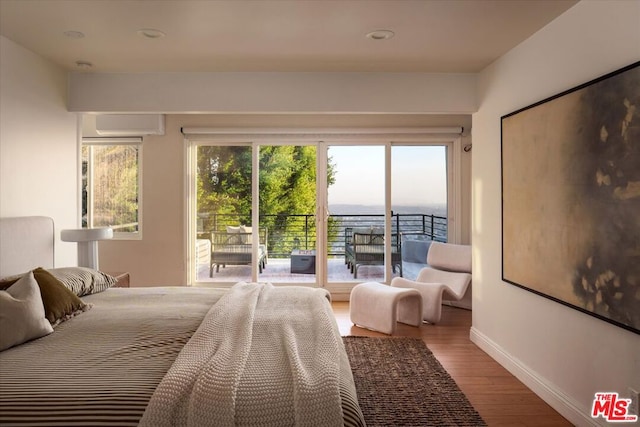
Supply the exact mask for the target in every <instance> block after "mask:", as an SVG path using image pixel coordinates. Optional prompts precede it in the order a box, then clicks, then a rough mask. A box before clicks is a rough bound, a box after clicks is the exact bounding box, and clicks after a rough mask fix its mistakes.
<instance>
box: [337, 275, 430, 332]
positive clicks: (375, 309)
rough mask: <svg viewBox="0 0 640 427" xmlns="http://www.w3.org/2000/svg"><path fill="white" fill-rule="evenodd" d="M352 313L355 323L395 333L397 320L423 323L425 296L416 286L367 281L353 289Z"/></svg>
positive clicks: (350, 313)
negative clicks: (394, 286)
mask: <svg viewBox="0 0 640 427" xmlns="http://www.w3.org/2000/svg"><path fill="white" fill-rule="evenodd" d="M349 315H350V317H351V322H353V324H354V325H357V326H361V327H363V328H367V329H371V330H374V331H378V332H382V333H385V334H393V333H394V332H395V330H396V324H397V322H401V323H406V324H408V325H412V326H418V327H420V325H422V295H420V292H418V291H417V290H415V289H403V288H392V287H391V286H387V285H383V284H382V283H377V282H365V283H360V284H359V285H356V286H354V287H353V289H352V290H351V298H350V303H349Z"/></svg>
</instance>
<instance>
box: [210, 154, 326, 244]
mask: <svg viewBox="0 0 640 427" xmlns="http://www.w3.org/2000/svg"><path fill="white" fill-rule="evenodd" d="M259 168H260V174H259V187H260V201H259V210H260V215H261V221H260V226H261V227H267V228H268V230H269V236H270V238H269V246H270V247H269V250H270V251H272V252H281V253H282V252H286V251H288V250H290V247H289V248H288V247H287V245H291V244H292V241H291V236H292V235H295V233H296V232H304V233H306V235H312V236H314V240H315V221H306V222H302V221H304V218H303V217H296V216H293V215H315V210H316V172H317V170H316V147H315V146H289V145H286V146H280V145H278V146H262V147H260V159H259ZM334 175H335V173H334V165H333V164H332V163H331V162H329V168H328V180H329V183H330V184H332V183H333V182H335V177H334ZM198 212H199V214H200V215H202V216H204V217H208V218H210V219H211V218H214V217H215V218H218V219H217V220H216V223H212V221H211V220H209V221H208V222H207V221H205V222H204V224H206V225H205V226H204V228H205V230H206V231H209V230H211V229H213V228H216V227H217V229H219V230H220V229H222V227H223V226H224V225H228V224H227V223H224V222H223V221H221V220H220V218H221V215H229V217H227V218H232V221H236V224H237V223H241V224H250V223H251V147H234V146H201V147H199V148H198ZM305 227H306V228H305Z"/></svg>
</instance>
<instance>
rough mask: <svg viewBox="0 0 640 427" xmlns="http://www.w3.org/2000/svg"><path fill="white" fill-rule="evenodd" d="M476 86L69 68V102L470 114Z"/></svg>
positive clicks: (139, 108) (102, 107) (395, 76)
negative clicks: (113, 71)
mask: <svg viewBox="0 0 640 427" xmlns="http://www.w3.org/2000/svg"><path fill="white" fill-rule="evenodd" d="M475 86H476V75H475V74H432V73H338V72H336V73H293V72H290V73H284V72H281V73H241V72H238V73H71V75H70V84H69V110H70V111H79V112H125V113H126V112H162V113H172V112H173V113H200V112H209V113H270V114H271V113H303V112H304V113H393V114H403V113H417V114H424V113H434V114H470V113H472V112H474V111H476V106H477V103H476V99H475V96H476V93H475Z"/></svg>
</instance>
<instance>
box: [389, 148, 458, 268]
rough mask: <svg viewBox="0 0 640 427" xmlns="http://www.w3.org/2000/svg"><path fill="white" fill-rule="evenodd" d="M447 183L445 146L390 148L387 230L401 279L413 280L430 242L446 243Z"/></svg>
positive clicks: (425, 260) (424, 261) (425, 256)
mask: <svg viewBox="0 0 640 427" xmlns="http://www.w3.org/2000/svg"><path fill="white" fill-rule="evenodd" d="M447 182H448V178H447V149H446V146H444V145H419V146H417V145H410V146H406V145H404V146H403V145H394V146H392V147H391V212H392V215H391V228H392V233H393V236H394V242H395V244H397V245H398V246H399V247H400V251H401V254H402V256H401V259H402V276H403V277H406V278H408V279H415V278H416V277H417V275H418V272H419V271H420V269H421V268H423V267H424V266H425V264H426V262H427V252H428V249H429V245H430V244H431V242H432V241H434V240H436V241H441V242H446V241H447V223H448V221H447V215H448V214H447V199H448V197H447V196H448V192H447V188H448V185H447ZM396 236H397V237H396Z"/></svg>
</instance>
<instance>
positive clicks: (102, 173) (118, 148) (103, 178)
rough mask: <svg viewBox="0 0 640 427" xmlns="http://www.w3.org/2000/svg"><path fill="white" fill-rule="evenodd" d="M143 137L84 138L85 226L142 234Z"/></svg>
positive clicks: (124, 235)
mask: <svg viewBox="0 0 640 427" xmlns="http://www.w3.org/2000/svg"><path fill="white" fill-rule="evenodd" d="M141 157H142V139H141V138H84V139H83V141H82V226H83V227H111V228H113V232H114V238H125V239H126V238H140V232H141V212H140V206H141V197H140V189H141V187H142V186H141V185H140V184H141V182H140V179H141V175H142V174H141Z"/></svg>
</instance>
